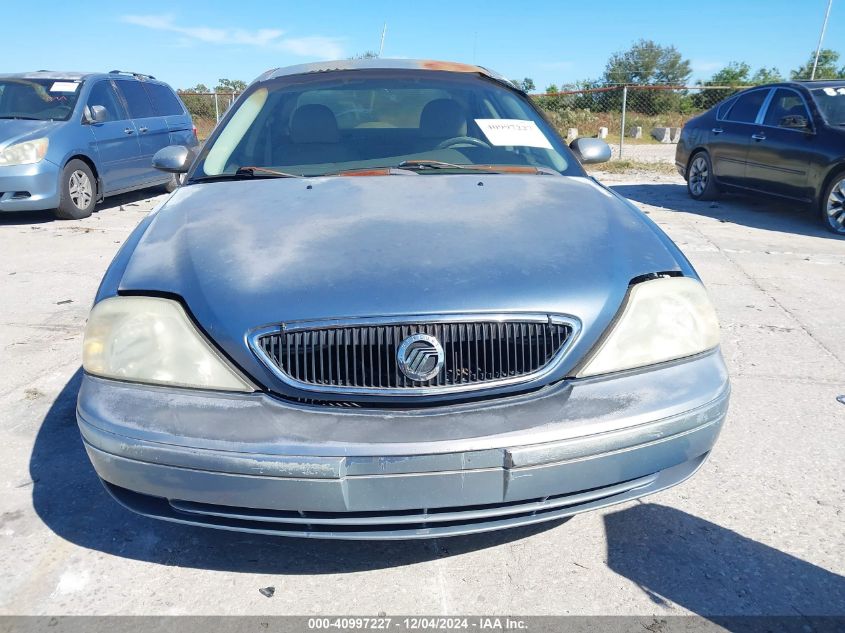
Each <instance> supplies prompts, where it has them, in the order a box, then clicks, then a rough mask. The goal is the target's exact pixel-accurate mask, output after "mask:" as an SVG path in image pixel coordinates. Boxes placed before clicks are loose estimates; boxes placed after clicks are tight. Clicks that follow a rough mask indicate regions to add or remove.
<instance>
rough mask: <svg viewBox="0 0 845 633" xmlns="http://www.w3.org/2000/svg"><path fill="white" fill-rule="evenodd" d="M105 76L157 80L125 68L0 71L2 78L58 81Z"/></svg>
mask: <svg viewBox="0 0 845 633" xmlns="http://www.w3.org/2000/svg"><path fill="white" fill-rule="evenodd" d="M105 77H111V78H114V77H124V78H131V77H134V78H136V79H144V80H152V81H157V80H156V78H155V77H153V76H152V75H144V74H142V73H133V72H128V71H123V70H111V71H109V72H107V73H106V72H80V71H62V70H34V71H30V72H22V73H0V78H2V79H55V80H57V81H61V80H69V81H82V80H85V79H94V78H97V79H100V78H105Z"/></svg>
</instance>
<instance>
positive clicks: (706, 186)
mask: <svg viewBox="0 0 845 633" xmlns="http://www.w3.org/2000/svg"><path fill="white" fill-rule="evenodd" d="M675 164H676V166H677V168H678V171H679V172H680V173H681V175H682V176H683V177H684V178H685V179H686V181H687V186H688V189H689V193H690V195H691V196H692V197H693V198H695V199H697V200H711V199H713V198H715V197H716V196H717V195H718V194H719V192H720V191H722V190H731V191H739V192H743V191H744V192H753V193H762V194H766V195H770V196H775V197H780V198H786V199H789V200H796V201H799V202H802V203H807V204H810V205H813V207H814V208H816V209H818V212H819V216H820V218H821V221H822V223H823V224H824V226H825V227H826V228H827V229H829V230H830V231H833V232H834V233H837V234H839V235H845V206H843V203H845V81H793V82H786V83H778V84H771V85H768V86H760V87H757V88H750V89H748V90H744V91H742V92H740V93H738V94H736V95H734V96H732V97H730V98H729V99H726V100H725V101H723V102H722V103H720V104H719V105H717V106H716V107H714V108H712V109H710V110H708V111H707V112H705V113H704V114H702V115H700V116H697V117H695V118H694V119H691V120H690V121H689V122H688V123H687V124H686V125H685V126H684V129H683V132H682V133H681V139H680V142H679V143H678V148H677V150H676V154H675Z"/></svg>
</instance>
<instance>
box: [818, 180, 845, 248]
mask: <svg viewBox="0 0 845 633" xmlns="http://www.w3.org/2000/svg"><path fill="white" fill-rule="evenodd" d="M819 202H820V204H819V207H820V211H821V221H822V224H824V226H825V228H826V229H827V230H828V231H830V232H831V233H836V234H837V235H845V171H840V172H839V173H838V174H836V175H834V176H833V178H831V179H830V182H829V183H828V185H827V187H825V190H824V193H823V194H822V197H821V200H820V201H819Z"/></svg>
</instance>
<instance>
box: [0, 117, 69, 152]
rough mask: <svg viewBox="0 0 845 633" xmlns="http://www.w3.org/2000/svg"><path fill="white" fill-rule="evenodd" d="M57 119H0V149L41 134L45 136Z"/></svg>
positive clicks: (54, 125) (52, 128) (53, 126)
mask: <svg viewBox="0 0 845 633" xmlns="http://www.w3.org/2000/svg"><path fill="white" fill-rule="evenodd" d="M59 125H61V122H59V121H29V120H27V119H0V149H2V148H4V147H6V146H7V145H11V144H13V143H19V142H21V141H27V140H31V139H34V138H39V137H41V136H47V135H48V134H49V133H50V132H51V131H52V130H54V129H55V128H56V127H57V126H59Z"/></svg>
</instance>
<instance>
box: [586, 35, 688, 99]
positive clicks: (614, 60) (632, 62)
mask: <svg viewBox="0 0 845 633" xmlns="http://www.w3.org/2000/svg"><path fill="white" fill-rule="evenodd" d="M691 74H692V69H691V67H690V62H689V60H688V59H684V56H683V55H681V52H680V51H679V50H678V49H677V48H675V47H674V46H661V45H660V44H657V43H655V42H654V41H652V40H639V41H638V42H636V43H635V44H634V45H633V46H631V48H629V49H628V50H626V51H619V52H617V53H614V54H613V55H611V56H610V59H608V60H607V65H606V66H605V69H604V75H603V76H602V80H603V82H604V83H605V84H634V85H654V84H662V85H672V86H683V85H685V84H686V83H687V81H688V80H689V77H690V75H691ZM618 92H619V93H617V92H613V93H608V94H607V95H606V96H604V97H603V98H602V99H601V100H600V102H599V107H600V109H601V110H603V111H606V112H609V111H615V110H618V109H620V108H621V106H622V96H621V91H618ZM628 96H629V103H628V107H629V108H631V109H634V110H635V111H637V112H642V113H644V114H661V113H663V112H669V111H678V110H679V109H680V107H681V101H682V98H683V96H684V95H683V94H682V93H680V92H678V91H676V90H641V91H637V92H636V95H635V97H634V95H631V94H629V95H628ZM632 97H634V98H632Z"/></svg>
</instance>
